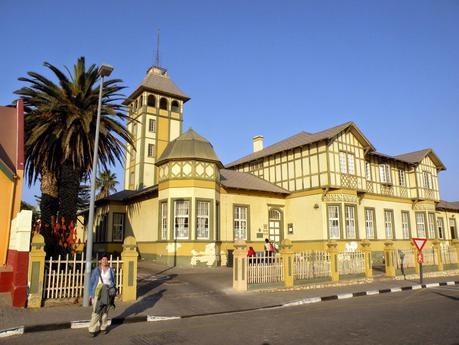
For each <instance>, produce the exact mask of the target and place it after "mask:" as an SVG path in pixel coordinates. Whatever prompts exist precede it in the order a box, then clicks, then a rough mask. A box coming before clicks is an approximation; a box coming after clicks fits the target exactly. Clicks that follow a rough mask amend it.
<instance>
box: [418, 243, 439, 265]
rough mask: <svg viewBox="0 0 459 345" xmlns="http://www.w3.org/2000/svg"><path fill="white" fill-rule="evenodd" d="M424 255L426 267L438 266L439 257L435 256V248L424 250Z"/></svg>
mask: <svg viewBox="0 0 459 345" xmlns="http://www.w3.org/2000/svg"><path fill="white" fill-rule="evenodd" d="M422 254H423V255H424V263H423V265H424V266H434V265H438V259H437V256H436V255H435V251H434V248H433V247H431V248H424V249H423V250H422Z"/></svg>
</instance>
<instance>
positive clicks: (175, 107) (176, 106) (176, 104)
mask: <svg viewBox="0 0 459 345" xmlns="http://www.w3.org/2000/svg"><path fill="white" fill-rule="evenodd" d="M171 111H173V112H175V113H178V112H179V111H180V106H179V102H177V101H172V103H171Z"/></svg>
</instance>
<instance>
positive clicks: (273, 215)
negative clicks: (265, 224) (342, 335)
mask: <svg viewBox="0 0 459 345" xmlns="http://www.w3.org/2000/svg"><path fill="white" fill-rule="evenodd" d="M269 220H281V213H280V211H279V210H276V209H274V208H272V209H270V210H269Z"/></svg>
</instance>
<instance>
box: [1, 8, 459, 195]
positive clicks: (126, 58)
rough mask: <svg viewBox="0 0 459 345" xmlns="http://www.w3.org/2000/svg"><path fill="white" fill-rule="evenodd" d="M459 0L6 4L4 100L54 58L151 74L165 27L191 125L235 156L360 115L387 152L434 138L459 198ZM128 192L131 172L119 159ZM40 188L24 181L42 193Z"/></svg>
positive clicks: (165, 58) (447, 181) (130, 78)
mask: <svg viewBox="0 0 459 345" xmlns="http://www.w3.org/2000/svg"><path fill="white" fill-rule="evenodd" d="M458 23H459V1H457V0H456V1H453V0H449V1H448V0H441V1H439V0H432V1H422V0H413V1H387V0H386V1H371V0H370V1H364V0H362V1H338V0H337V1H285V0H284V1H266V0H265V1H254V0H251V1H235V0H233V1H177V0H169V1H135V0H132V1H121V0H119V1H116V0H112V1H108V0H107V1H103V0H98V1H82V0H79V1H57V0H56V1H49V0H48V1H47V0H41V1H15V0H2V1H1V2H0V33H1V34H0V46H1V47H2V54H1V58H0V59H1V60H0V61H1V63H0V104H3V105H4V104H8V103H10V102H11V101H12V100H13V99H14V95H13V91H14V90H16V89H18V88H19V87H21V85H22V84H21V83H20V82H18V81H17V78H18V77H20V76H24V75H25V74H26V72H27V71H36V72H40V73H46V71H45V69H44V67H43V66H42V64H43V62H44V61H48V62H51V63H53V64H55V65H57V66H60V67H63V66H64V65H67V66H70V65H72V64H73V63H74V62H75V61H76V59H77V58H78V57H79V56H86V59H87V61H88V62H91V63H97V64H100V63H110V64H112V65H113V66H114V68H115V70H114V73H113V77H116V78H121V79H123V80H124V84H125V85H126V86H127V89H126V92H125V93H126V95H127V94H129V93H130V92H132V91H133V90H134V88H135V87H136V86H137V85H138V83H139V82H140V81H141V80H142V78H143V76H144V74H145V71H146V69H147V68H148V67H149V66H150V65H152V63H153V60H154V55H155V53H154V52H155V40H156V30H157V29H158V28H159V29H160V30H161V65H162V66H163V67H166V68H167V69H168V70H169V73H170V75H171V77H172V79H173V80H174V81H175V82H176V83H177V85H178V86H179V87H180V88H181V89H182V90H183V91H185V92H186V93H187V94H188V95H189V96H190V97H191V100H190V101H189V102H188V103H187V104H186V105H185V115H184V117H185V120H184V128H185V129H186V128H188V127H193V129H195V130H196V131H197V132H198V133H200V134H201V135H203V136H204V137H206V138H207V139H208V140H209V141H211V142H212V144H213V145H214V147H215V149H216V152H217V154H218V155H219V157H220V159H221V160H222V161H223V163H228V162H230V161H233V160H235V159H237V158H240V157H241V156H244V155H246V154H247V153H249V152H250V151H251V146H252V144H251V138H252V136H254V135H257V134H262V135H264V137H265V146H267V145H270V144H272V143H275V142H277V141H279V140H282V139H284V138H286V137H287V136H290V135H293V134H295V133H297V132H299V131H301V130H304V131H308V132H314V131H318V130H322V129H325V128H328V127H332V126H335V125H337V124H341V123H344V122H346V121H350V120H351V121H354V122H356V123H357V125H358V126H359V127H360V129H361V130H362V131H363V132H364V133H365V135H366V136H367V137H368V138H369V139H370V140H371V141H372V143H373V144H374V145H375V146H376V148H377V149H378V151H381V152H384V153H387V154H394V155H395V154H401V153H405V152H409V151H414V150H418V149H423V148H426V147H432V148H433V149H434V150H435V152H436V153H437V154H438V155H439V157H440V158H441V159H442V161H443V163H444V164H445V165H446V166H447V169H448V170H447V171H445V172H442V173H441V174H440V191H441V197H442V198H443V199H446V200H450V201H453V200H459V182H458V177H459V155H458V151H459V116H458V115H459V114H458V112H459V45H458V37H459V24H458ZM115 170H116V172H117V175H118V179H119V181H120V184H119V186H118V189H122V177H123V170H122V168H121V167H119V166H118V167H116V169H115ZM35 194H39V188H38V187H33V188H31V189H28V188H27V187H25V190H24V192H23V199H24V200H26V201H29V202H33V203H34V202H35V200H34V195H35Z"/></svg>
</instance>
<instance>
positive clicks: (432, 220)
mask: <svg viewBox="0 0 459 345" xmlns="http://www.w3.org/2000/svg"><path fill="white" fill-rule="evenodd" d="M427 220H428V225H429V238H435V237H436V236H435V214H433V213H429V214H428V215H427Z"/></svg>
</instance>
